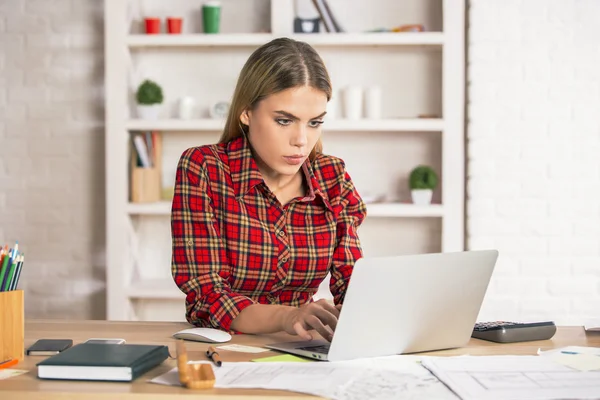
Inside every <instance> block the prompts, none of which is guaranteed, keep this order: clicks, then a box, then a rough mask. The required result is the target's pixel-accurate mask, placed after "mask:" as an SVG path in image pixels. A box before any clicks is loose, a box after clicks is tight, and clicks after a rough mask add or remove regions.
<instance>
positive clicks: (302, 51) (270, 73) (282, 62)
mask: <svg viewBox="0 0 600 400" xmlns="http://www.w3.org/2000/svg"><path fill="white" fill-rule="evenodd" d="M298 86H310V87H313V88H315V89H318V90H321V91H322V92H323V93H325V95H326V96H327V101H329V100H330V99H331V80H330V79H329V73H328V72H327V69H326V68H325V64H324V63H323V60H322V59H321V57H320V56H319V54H317V52H316V51H315V49H314V48H312V47H311V46H310V45H309V44H308V43H305V42H300V41H296V40H293V39H290V38H285V37H282V38H277V39H273V40H272V41H270V42H268V43H266V44H264V45H262V46H260V47H259V48H258V49H256V50H255V51H254V52H253V53H252V54H251V55H250V57H249V58H248V60H247V61H246V64H244V67H243V68H242V70H241V72H240V76H239V78H238V81H237V85H236V88H235V91H234V93H233V98H232V99H231V106H230V108H229V114H228V116H227V120H226V122H225V129H224V130H223V134H222V135H221V138H220V139H219V143H227V142H229V141H231V140H233V139H235V138H238V137H240V136H242V135H244V134H246V133H248V126H247V125H245V124H243V123H242V122H241V121H240V115H241V114H242V112H244V110H252V109H254V107H256V105H257V104H258V103H259V102H260V101H261V100H262V99H264V98H265V97H267V96H269V95H271V94H275V93H277V92H281V91H283V90H286V89H291V88H294V87H298ZM322 150H323V144H322V143H321V139H319V141H318V142H317V143H316V145H315V147H314V149H313V150H312V151H311V153H310V160H314V159H315V157H316V155H317V153H321V152H322Z"/></svg>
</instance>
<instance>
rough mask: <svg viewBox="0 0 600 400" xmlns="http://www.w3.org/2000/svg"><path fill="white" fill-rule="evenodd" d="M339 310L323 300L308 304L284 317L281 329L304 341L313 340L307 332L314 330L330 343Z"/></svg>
mask: <svg viewBox="0 0 600 400" xmlns="http://www.w3.org/2000/svg"><path fill="white" fill-rule="evenodd" d="M339 310H340V308H338V307H335V306H333V305H332V304H330V303H329V302H328V301H327V300H325V299H321V300H318V301H315V302H313V303H308V304H305V305H303V306H301V307H300V308H297V309H294V310H292V311H291V312H290V313H289V314H288V315H287V316H286V318H285V321H284V324H283V328H284V330H285V331H286V332H287V333H289V334H292V335H298V336H300V337H302V338H303V339H306V340H311V339H312V338H313V337H312V335H311V334H310V333H309V332H308V331H309V330H311V329H314V330H316V331H317V332H319V334H320V335H321V336H323V338H324V339H326V340H328V341H331V339H332V338H333V332H334V331H335V327H336V325H337V320H338V317H339V316H340V311H339Z"/></svg>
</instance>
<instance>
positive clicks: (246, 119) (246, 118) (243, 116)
mask: <svg viewBox="0 0 600 400" xmlns="http://www.w3.org/2000/svg"><path fill="white" fill-rule="evenodd" d="M240 122H241V123H242V124H244V125H248V126H249V125H250V113H249V112H248V109H246V110H244V111H242V114H241V115H240Z"/></svg>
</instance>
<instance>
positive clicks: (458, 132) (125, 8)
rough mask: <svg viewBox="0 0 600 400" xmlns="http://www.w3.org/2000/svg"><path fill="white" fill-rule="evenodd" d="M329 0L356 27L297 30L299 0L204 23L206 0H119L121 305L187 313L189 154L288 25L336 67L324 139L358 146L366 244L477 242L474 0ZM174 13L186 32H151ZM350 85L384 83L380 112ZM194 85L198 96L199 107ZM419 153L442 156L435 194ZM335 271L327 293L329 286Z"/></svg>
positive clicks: (111, 101)
mask: <svg viewBox="0 0 600 400" xmlns="http://www.w3.org/2000/svg"><path fill="white" fill-rule="evenodd" d="M308 1H310V2H312V1H313V0H308ZM320 1H322V0H320ZM327 3H328V5H329V9H330V11H331V14H332V15H334V18H335V20H336V21H337V23H338V25H339V26H341V27H342V28H343V32H327V31H326V27H325V26H324V25H323V24H322V22H320V26H319V32H316V33H299V32H295V31H294V20H295V18H296V17H297V13H298V8H297V7H295V2H294V0H277V1H275V0H273V1H269V0H252V1H248V2H243V3H235V5H234V4H233V2H232V1H222V10H221V31H220V32H219V33H218V34H205V33H203V32H202V24H201V22H200V21H199V19H200V17H199V12H198V7H199V4H201V2H199V3H193V2H189V1H185V0H174V1H173V2H172V3H169V5H168V6H166V5H165V4H166V3H164V2H162V1H159V0H140V1H134V0H130V1H128V2H121V1H120V0H106V2H105V12H106V24H107V25H106V27H107V28H106V33H105V35H106V40H105V43H106V90H107V98H106V149H107V158H106V160H107V162H106V164H107V167H106V168H107V310H108V315H107V317H108V318H109V319H116V320H129V319H132V320H135V319H142V320H144V319H149V320H165V319H167V320H182V319H183V316H184V303H183V298H184V296H183V294H182V293H181V292H179V290H178V289H177V288H176V286H175V284H174V283H173V282H172V278H171V276H170V256H171V253H170V251H171V249H170V246H171V237H170V220H169V215H170V200H171V198H170V196H172V183H173V180H174V173H175V168H176V165H177V161H178V158H179V156H180V155H181V153H182V152H183V150H185V149H186V148H188V147H191V146H197V145H202V144H208V143H215V142H216V141H217V140H218V138H219V136H220V131H221V129H222V128H223V126H224V121H223V118H222V115H221V114H219V113H218V112H217V111H218V110H217V107H218V105H219V104H220V105H223V103H227V101H229V99H230V97H231V94H232V93H233V89H234V87H235V81H236V79H237V75H238V73H239V70H240V69H241V67H242V65H243V63H244V62H245V60H246V59H247V57H248V56H249V55H250V53H251V52H252V51H253V50H254V49H255V48H256V47H258V46H260V45H261V44H263V43H266V42H268V41H269V40H271V39H273V38H275V37H279V36H288V37H293V38H296V39H298V40H303V41H306V42H308V43H311V44H312V45H313V46H315V48H316V49H317V51H319V53H320V54H321V56H322V57H323V59H324V61H325V63H326V65H327V67H328V69H329V71H330V75H331V79H332V83H333V85H334V97H333V100H332V102H331V104H330V105H329V108H328V116H327V118H326V122H325V124H324V125H323V131H324V136H323V142H324V147H325V151H326V152H327V153H330V154H333V155H336V156H339V157H341V158H342V159H344V160H345V162H346V165H347V166H348V169H349V172H350V173H351V175H352V177H353V179H354V181H355V183H356V185H357V188H358V189H359V191H360V192H361V194H362V195H363V197H364V198H365V200H366V201H367V202H368V204H367V209H368V214H369V216H368V217H367V220H366V221H365V223H364V224H363V227H361V231H360V236H361V240H362V242H363V248H364V252H365V255H371V256H372V255H389V254H403V253H420V252H434V251H455V250H461V249H463V240H464V239H463V238H464V227H463V220H464V216H463V207H464V161H463V160H464V135H463V130H464V128H463V124H464V111H463V110H464V84H465V83H464V68H465V66H464V15H465V4H464V1H463V0H460V1H458V2H454V1H453V2H449V1H448V0H402V1H396V0H374V1H372V2H362V1H360V0H348V1H346V0H327ZM344 4H346V5H347V6H344ZM234 11H235V12H234ZM174 14H176V15H180V16H183V29H182V32H181V33H180V34H168V33H166V31H165V30H164V28H163V31H162V32H161V33H159V34H152V35H151V34H146V33H144V31H143V28H140V25H141V24H140V21H142V20H143V18H144V16H147V15H153V16H160V17H162V18H163V20H164V19H166V17H167V16H169V15H174ZM393 29H396V30H397V31H393ZM403 29H404V31H402V30H403ZM421 30H422V31H421ZM144 79H152V80H154V81H156V82H158V83H159V85H160V86H161V88H162V90H163V92H164V101H163V103H162V104H161V107H160V113H159V115H158V116H157V117H156V118H155V119H147V118H140V117H139V115H140V114H138V113H137V111H136V102H135V91H136V90H137V88H138V87H139V84H140V83H141V82H142V81H143V80H144ZM349 87H358V88H360V90H361V91H362V93H363V95H366V93H367V92H368V91H369V90H371V89H372V88H376V89H378V91H379V95H380V98H379V100H380V103H379V109H378V110H377V111H378V112H377V113H375V114H373V115H370V116H369V115H367V111H366V109H367V104H363V106H364V109H363V111H362V115H360V116H359V117H358V118H357V119H355V117H356V116H354V117H352V118H350V117H349V116H348V115H347V113H346V111H347V110H346V105H345V104H344V102H343V101H342V100H343V98H344V93H345V90H346V89H347V88H349ZM184 99H188V100H189V99H192V100H193V101H192V103H190V104H193V106H192V108H191V109H189V110H188V112H187V115H186V117H185V118H183V117H182V115H181V113H182V111H181V105H182V103H183V102H184ZM186 101H187V100H186ZM365 103H366V101H365ZM215 110H216V111H215ZM221 112H222V110H221ZM147 133H149V134H150V138H152V137H155V138H158V139H160V153H159V154H160V156H157V160H156V162H157V163H160V165H159V166H156V165H155V166H154V167H153V168H150V169H148V170H146V168H142V167H141V166H140V165H139V164H140V163H141V160H137V159H134V158H133V156H134V155H135V151H134V150H135V149H134V146H135V145H134V144H133V143H135V142H134V141H133V138H134V137H136V136H137V137H140V138H143V139H145V140H144V143H146V148H148V143H150V146H152V145H153V141H152V139H150V140H149V141H148V140H147V139H146V137H147ZM139 141H140V139H138V142H139ZM136 157H137V156H136ZM132 160H134V161H135V165H134V163H133V162H132ZM418 164H428V165H431V166H432V167H433V168H434V170H436V171H437V172H438V174H439V176H440V186H439V187H438V188H437V189H436V190H435V191H434V193H433V200H432V203H431V204H429V205H416V204H413V203H412V201H411V195H410V189H409V187H408V175H409V172H410V170H411V169H412V168H413V167H415V166H416V165H418ZM140 169H144V171H140ZM152 169H153V171H151V170H152ZM135 171H138V172H135ZM134 172H135V174H137V175H140V174H141V175H142V176H134ZM153 174H154V175H153ZM150 175H153V177H152V178H151V179H150V178H149V176H150ZM144 178H147V179H149V180H150V181H151V182H158V185H159V186H160V188H159V190H158V193H159V194H158V197H159V198H158V199H156V196H157V194H156V193H157V191H156V190H154V189H151V191H152V193H154V194H153V196H154V198H155V199H156V201H134V200H133V198H132V190H133V189H134V188H136V187H139V185H140V179H141V181H142V182H143V181H144ZM146 187H147V185H146ZM137 200H139V199H137ZM324 283H325V285H323V287H322V289H323V292H321V291H320V293H319V295H318V296H319V297H328V293H327V289H326V282H324Z"/></svg>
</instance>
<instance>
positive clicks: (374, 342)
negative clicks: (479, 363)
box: [266, 250, 498, 361]
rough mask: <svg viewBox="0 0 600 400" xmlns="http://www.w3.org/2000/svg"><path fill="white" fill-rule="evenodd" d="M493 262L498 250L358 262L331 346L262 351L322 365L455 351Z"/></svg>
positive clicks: (302, 344) (466, 335)
mask: <svg viewBox="0 0 600 400" xmlns="http://www.w3.org/2000/svg"><path fill="white" fill-rule="evenodd" d="M497 258H498V251H497V250H476V251H464V252H456V253H433V254H419V255H407V256H395V257H375V258H369V257H363V258H361V259H359V260H358V261H357V262H356V264H355V265H354V270H353V272H352V277H351V279H350V284H349V285H348V289H347V292H346V297H345V300H344V306H343V307H342V311H341V313H340V317H339V320H338V324H337V328H336V330H335V333H334V336H333V339H332V341H331V343H329V342H327V341H326V340H311V341H295V342H285V343H274V344H269V345H267V346H266V347H268V348H270V349H274V350H280V351H283V352H286V353H292V354H298V355H301V356H304V357H309V358H313V359H316V360H324V361H325V360H327V361H342V360H352V359H357V358H363V357H377V356H387V355H394V354H406V353H416V352H422V351H432V350H441V349H449V348H456V347H462V346H464V345H465V344H466V343H467V342H468V341H469V339H470V337H471V334H472V332H473V327H474V324H475V322H476V320H477V316H478V314H479V311H480V308H481V304H482V302H483V298H484V296H485V293H486V291H487V287H488V284H489V282H490V278H491V276H492V272H493V270H494V266H495V265H496V260H497Z"/></svg>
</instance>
